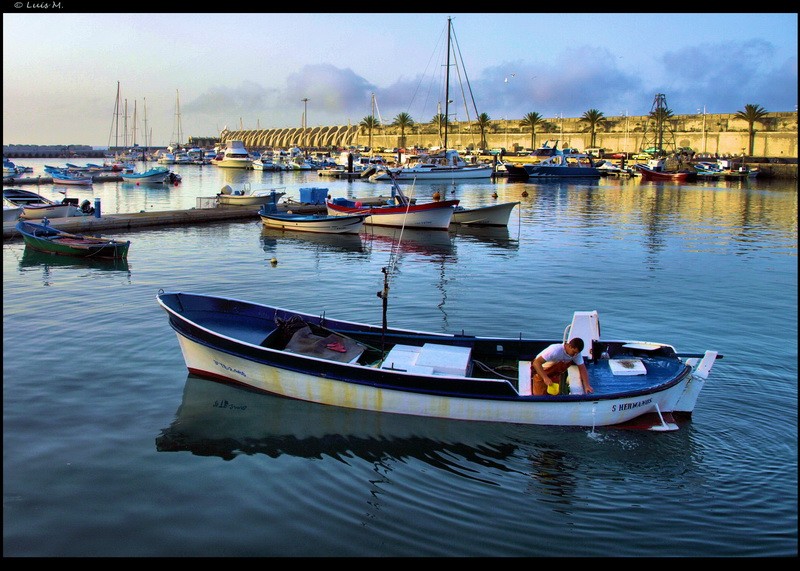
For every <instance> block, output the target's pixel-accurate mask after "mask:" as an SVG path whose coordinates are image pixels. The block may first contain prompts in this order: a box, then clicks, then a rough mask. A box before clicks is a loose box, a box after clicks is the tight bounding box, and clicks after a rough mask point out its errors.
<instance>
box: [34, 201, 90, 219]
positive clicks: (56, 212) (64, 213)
mask: <svg viewBox="0 0 800 571" xmlns="http://www.w3.org/2000/svg"><path fill="white" fill-rule="evenodd" d="M22 216H24V217H25V218H31V219H36V218H45V217H47V218H66V217H69V216H83V213H82V212H81V211H80V209H79V208H78V207H77V206H74V205H72V204H47V205H34V204H28V205H26V206H23V208H22Z"/></svg>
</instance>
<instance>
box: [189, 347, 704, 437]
mask: <svg viewBox="0 0 800 571" xmlns="http://www.w3.org/2000/svg"><path fill="white" fill-rule="evenodd" d="M177 337H178V342H179V344H180V348H181V352H182V354H183V358H184V361H185V362H186V366H187V368H188V370H189V372H191V373H193V374H196V375H200V376H204V377H212V378H218V379H225V380H227V381H230V382H234V383H237V384H241V385H245V386H249V387H252V388H256V389H258V390H262V391H266V392H269V393H273V394H278V395H282V396H285V397H289V398H294V399H299V400H304V401H308V402H315V403H320V404H326V405H331V406H339V407H345V408H353V409H360V410H369V411H374V412H384V413H393V414H407V415H415V416H427V417H436V418H447V419H451V420H472V421H482V422H509V423H518V424H537V425H553V426H588V427H591V426H610V425H615V424H622V423H626V422H630V421H632V420H634V419H635V418H637V417H640V416H642V415H644V414H649V413H657V411H672V410H674V407H675V405H676V403H677V402H678V401H679V399H680V398H681V396H682V395H683V394H684V392H686V391H687V389H688V387H689V385H690V383H691V382H692V377H691V376H688V377H687V378H686V380H685V381H684V382H681V383H678V384H677V385H675V386H673V387H671V388H670V389H668V390H666V391H663V392H661V393H657V394H652V395H647V396H646V397H642V396H638V397H631V398H620V399H614V400H597V401H577V402H573V403H565V402H555V401H550V402H548V401H538V402H535V403H534V402H526V401H487V400H485V399H473V398H461V397H453V396H436V395H433V394H422V393H412V392H408V391H398V390H391V389H385V388H380V387H373V386H368V385H355V384H350V383H344V382H342V381H338V380H335V379H327V378H324V377H320V376H317V375H311V374H308V373H304V372H301V371H291V370H287V369H278V368H275V367H269V366H263V365H259V364H258V363H254V362H253V361H249V360H247V359H243V358H241V357H237V356H234V355H230V354H228V353H224V352H222V351H219V350H216V349H214V348H211V347H208V346H205V345H202V344H199V343H196V342H194V341H192V340H191V339H188V338H186V337H184V336H182V335H180V334H178V335H177Z"/></svg>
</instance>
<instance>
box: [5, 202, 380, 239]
mask: <svg viewBox="0 0 800 571" xmlns="http://www.w3.org/2000/svg"><path fill="white" fill-rule="evenodd" d="M208 199H209V200H213V199H214V197H208ZM355 200H357V201H360V202H362V203H363V204H365V205H376V204H385V203H386V200H388V197H386V196H375V197H367V198H356V199H355ZM260 208H261V206H260V205H257V204H256V205H249V206H230V205H218V206H216V207H215V208H190V209H189V210H165V211H157V212H133V213H130V214H107V215H102V216H101V217H100V218H95V217H94V216H92V215H87V216H70V217H68V218H49V220H50V224H51V226H53V227H55V228H58V229H59V230H64V231H65V232H71V233H73V234H89V235H92V234H99V233H100V231H104V232H106V233H113V232H115V231H116V232H128V231H130V230H136V229H140V228H152V227H158V226H186V225H196V224H207V223H210V222H226V221H233V220H253V221H256V220H259V221H260V218H259V216H258V211H259V209H260ZM278 212H283V213H286V212H293V213H295V214H324V213H326V212H327V208H326V207H325V205H324V204H306V203H303V202H296V201H294V200H291V199H289V200H284V201H280V202H278ZM31 221H32V222H35V223H39V222H40V220H34V219H31ZM16 225H17V223H16V222H4V223H3V240H13V239H15V238H19V237H20V235H19V233H18V232H17V231H16V228H15V227H16Z"/></svg>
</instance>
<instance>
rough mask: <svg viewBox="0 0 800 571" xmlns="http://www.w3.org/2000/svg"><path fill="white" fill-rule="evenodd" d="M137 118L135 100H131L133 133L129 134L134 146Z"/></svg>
mask: <svg viewBox="0 0 800 571" xmlns="http://www.w3.org/2000/svg"><path fill="white" fill-rule="evenodd" d="M138 121H139V118H138V117H137V116H136V100H135V99H134V100H133V134H132V135H131V146H133V147H135V146H136V123H137V122H138Z"/></svg>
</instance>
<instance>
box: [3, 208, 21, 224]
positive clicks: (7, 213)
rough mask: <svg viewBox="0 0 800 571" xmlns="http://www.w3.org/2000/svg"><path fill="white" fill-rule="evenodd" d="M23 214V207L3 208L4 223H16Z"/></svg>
mask: <svg viewBox="0 0 800 571" xmlns="http://www.w3.org/2000/svg"><path fill="white" fill-rule="evenodd" d="M21 214H22V207H21V206H3V222H16V221H17V219H18V218H19V217H20V215H21Z"/></svg>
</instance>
